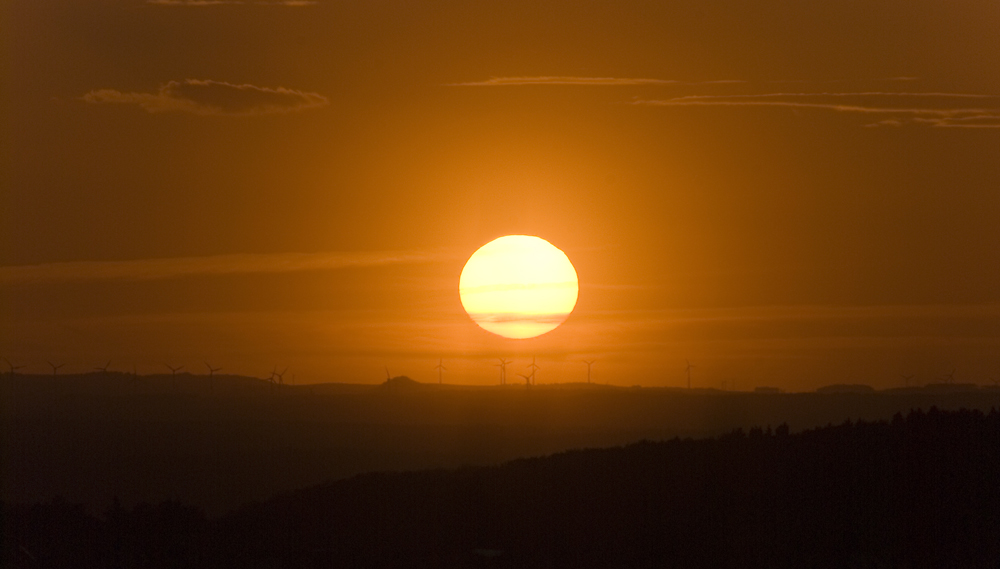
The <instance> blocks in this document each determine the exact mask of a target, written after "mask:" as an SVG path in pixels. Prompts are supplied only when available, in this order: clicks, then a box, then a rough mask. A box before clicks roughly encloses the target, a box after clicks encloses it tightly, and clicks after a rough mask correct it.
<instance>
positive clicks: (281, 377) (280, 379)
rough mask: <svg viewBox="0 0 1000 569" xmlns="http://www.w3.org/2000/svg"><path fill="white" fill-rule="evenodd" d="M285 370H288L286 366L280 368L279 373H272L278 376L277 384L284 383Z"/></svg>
mask: <svg viewBox="0 0 1000 569" xmlns="http://www.w3.org/2000/svg"><path fill="white" fill-rule="evenodd" d="M286 371H288V368H287V367H286V368H285V369H283V370H281V373H276V374H274V377H277V378H278V385H284V384H285V372H286Z"/></svg>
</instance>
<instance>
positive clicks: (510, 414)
mask: <svg viewBox="0 0 1000 569" xmlns="http://www.w3.org/2000/svg"><path fill="white" fill-rule="evenodd" d="M400 385H405V386H406V387H401V388H398V389H396V388H388V387H387V386H385V385H377V384H373V385H351V384H322V385H303V386H299V385H283V386H277V385H273V384H270V383H268V382H267V381H265V380H261V379H256V378H247V377H239V376H227V375H216V376H215V377H214V378H211V379H209V378H208V377H207V376H203V375H202V376H198V375H187V374H178V375H177V377H175V378H172V377H171V376H170V375H169V374H163V375H156V376H138V378H135V377H133V376H131V374H117V373H109V374H102V373H94V374H84V375H79V376H70V375H66V376H62V375H60V376H56V377H53V376H51V375H47V376H41V375H17V376H16V377H15V378H13V380H11V378H10V377H9V376H8V375H6V374H4V375H3V376H0V411H2V412H0V499H4V500H11V501H16V502H38V501H45V500H50V499H52V498H54V497H55V496H59V495H62V496H65V497H66V498H67V499H69V500H72V501H74V502H80V503H84V504H86V505H87V507H88V508H89V509H90V510H91V511H101V510H103V509H104V508H107V507H108V506H109V505H110V504H111V503H112V500H113V499H114V498H115V497H117V498H118V499H119V500H120V502H121V503H122V504H123V506H124V507H131V506H133V505H135V504H137V503H139V502H143V501H148V502H154V503H155V502H159V501H162V500H165V499H179V500H182V501H184V502H185V503H190V504H193V505H196V506H198V507H201V508H205V509H206V510H207V511H208V512H209V513H210V514H212V515H216V514H219V513H222V512H225V511H227V510H229V509H231V508H234V507H236V506H238V505H240V504H242V503H244V502H247V501H251V500H263V499H267V498H269V497H271V496H274V495H275V494H278V493H280V492H287V491H290V490H294V489H296V488H302V487H306V486H310V485H313V484H318V483H321V482H324V481H327V480H335V479H341V478H345V477H348V476H353V475H356V474H359V473H363V472H372V471H384V470H413V469H422V468H438V467H447V468H451V467H459V466H465V465H491V464H498V463H501V462H504V461H507V460H511V459H514V458H519V457H529V456H540V455H546V454H551V453H554V452H559V451H563V450H567V449H571V448H587V447H591V448H593V447H608V446H614V445H622V444H626V443H630V442H635V441H638V440H640V439H648V440H664V439H669V438H672V437H675V436H697V437H706V436H715V435H718V434H721V433H724V432H727V431H731V430H733V429H736V428H744V429H746V428H750V427H751V426H753V425H769V424H770V425H778V424H781V423H783V422H787V423H788V424H789V425H790V426H791V427H792V428H793V430H801V429H804V428H809V427H815V426H820V425H826V424H830V423H832V424H838V423H841V422H843V421H844V420H845V419H852V420H857V419H865V420H877V419H889V418H890V417H892V415H893V414H894V413H897V412H904V413H905V412H907V411H909V410H910V409H918V408H922V409H929V408H930V407H931V406H932V405H937V406H938V407H939V408H946V409H958V408H970V409H982V410H989V409H990V408H991V407H1000V390H998V389H986V388H982V389H977V390H974V391H968V390H966V391H957V392H945V393H930V392H928V391H926V390H923V389H917V390H914V391H902V392H875V393H826V394H824V393H761V394H757V393H747V392H728V391H715V390H707V389H706V390H686V389H662V388H641V389H633V388H623V387H611V386H603V385H590V386H584V385H576V386H567V385H537V386H533V387H531V388H525V387H524V386H523V385H509V386H488V387H467V386H457V385H450V386H449V385H438V384H416V385H413V384H410V383H408V382H403V383H401V384H400Z"/></svg>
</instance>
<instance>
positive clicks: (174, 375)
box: [163, 364, 184, 391]
mask: <svg viewBox="0 0 1000 569" xmlns="http://www.w3.org/2000/svg"><path fill="white" fill-rule="evenodd" d="M163 365H165V366H167V369H169V370H170V381H171V382H172V383H173V384H174V391H177V372H179V371H181V370H182V369H184V366H180V367H173V366H171V365H170V364H163Z"/></svg>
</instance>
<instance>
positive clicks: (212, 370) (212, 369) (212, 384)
mask: <svg viewBox="0 0 1000 569" xmlns="http://www.w3.org/2000/svg"><path fill="white" fill-rule="evenodd" d="M205 367H207V368H208V388H209V389H211V390H212V391H215V382H214V381H212V376H214V375H215V372H217V371H222V368H221V367H212V364H210V363H208V362H205Z"/></svg>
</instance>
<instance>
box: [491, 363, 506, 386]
mask: <svg viewBox="0 0 1000 569" xmlns="http://www.w3.org/2000/svg"><path fill="white" fill-rule="evenodd" d="M497 359H498V360H499V361H500V363H498V364H493V367H498V368H500V385H507V364H509V363H510V361H508V360H507V358H497Z"/></svg>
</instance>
